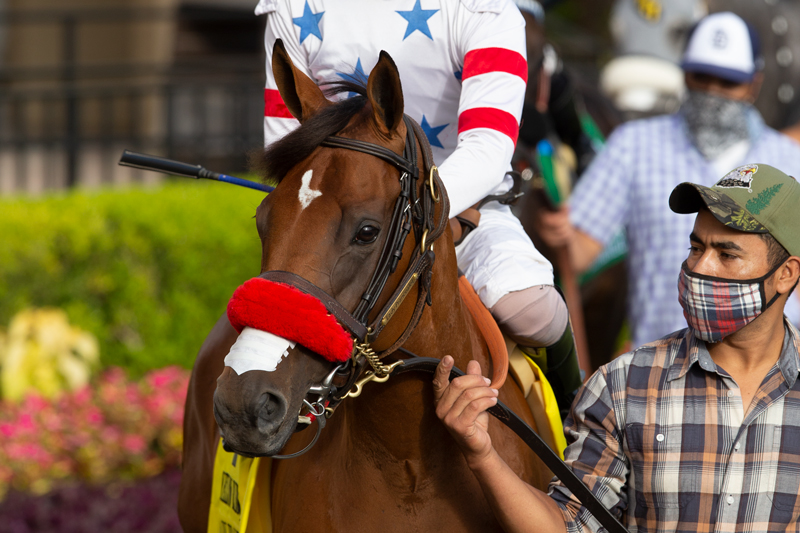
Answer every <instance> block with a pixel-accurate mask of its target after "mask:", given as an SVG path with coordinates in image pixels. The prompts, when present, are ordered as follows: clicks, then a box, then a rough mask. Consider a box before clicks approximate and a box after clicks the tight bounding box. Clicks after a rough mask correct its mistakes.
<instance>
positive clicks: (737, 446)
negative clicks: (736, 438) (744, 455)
mask: <svg viewBox="0 0 800 533" xmlns="http://www.w3.org/2000/svg"><path fill="white" fill-rule="evenodd" d="M739 446H740V444H739V443H738V442H737V443H736V446H734V447H733V449H734V450H735V451H737V452H738V451H739Z"/></svg>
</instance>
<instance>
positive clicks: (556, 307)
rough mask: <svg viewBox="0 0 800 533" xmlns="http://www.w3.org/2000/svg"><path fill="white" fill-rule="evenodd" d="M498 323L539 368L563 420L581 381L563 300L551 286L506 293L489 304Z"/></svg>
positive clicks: (570, 326)
mask: <svg viewBox="0 0 800 533" xmlns="http://www.w3.org/2000/svg"><path fill="white" fill-rule="evenodd" d="M491 310H492V315H494V317H495V319H496V320H497V323H498V324H499V325H500V328H501V329H502V330H503V332H504V333H505V334H506V335H508V336H509V337H511V339H512V340H514V341H515V342H516V343H517V344H518V345H519V347H520V349H521V350H522V351H523V352H524V353H525V354H527V355H529V356H530V357H531V358H532V359H533V360H534V361H535V362H536V364H537V365H538V366H539V368H541V369H542V372H544V374H545V377H547V381H548V382H550V386H551V387H552V388H553V393H554V394H555V397H556V402H558V409H559V411H560V413H561V419H562V420H563V419H564V418H566V416H567V415H568V414H569V409H570V406H571V405H572V401H573V400H574V399H575V395H576V394H577V392H578V389H579V388H580V386H581V384H582V382H583V380H582V376H581V370H580V367H579V365H578V354H577V350H576V349H575V339H574V337H573V334H572V324H571V323H570V321H569V314H568V312H567V306H566V304H565V303H564V299H563V297H562V296H561V294H560V293H559V292H558V289H557V288H555V287H554V286H552V285H538V286H535V287H530V288H528V289H524V290H521V291H516V292H512V293H509V294H507V295H505V296H503V297H502V298H500V300H499V301H498V302H497V303H496V304H495V305H494V306H493V307H492V309H491Z"/></svg>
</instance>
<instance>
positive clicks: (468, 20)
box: [439, 0, 528, 217]
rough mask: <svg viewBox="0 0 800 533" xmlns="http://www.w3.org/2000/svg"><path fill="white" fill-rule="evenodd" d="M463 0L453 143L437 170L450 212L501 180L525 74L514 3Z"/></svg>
mask: <svg viewBox="0 0 800 533" xmlns="http://www.w3.org/2000/svg"><path fill="white" fill-rule="evenodd" d="M462 3H463V4H465V5H462V6H461V9H460V12H461V13H460V14H459V17H458V28H457V35H456V39H457V42H456V47H457V53H458V54H459V57H461V58H462V61H463V63H462V65H463V69H462V86H461V96H460V100H459V106H458V145H457V146H456V149H455V151H454V152H453V153H452V154H451V155H450V157H448V158H447V159H446V160H445V161H444V162H442V164H441V167H440V169H439V170H440V175H441V177H442V180H443V181H444V184H445V187H446V188H447V193H448V195H449V197H450V216H451V217H453V216H455V215H457V214H459V213H461V212H462V211H464V210H465V209H467V208H468V207H470V206H471V205H473V204H475V203H477V202H478V201H480V200H481V199H482V198H484V197H485V196H486V195H488V194H490V193H491V192H492V191H493V190H495V189H496V188H497V187H498V186H499V185H500V184H501V183H502V182H503V177H504V175H505V173H506V171H508V170H509V169H510V162H511V156H512V155H513V153H514V146H515V144H516V141H517V134H518V132H519V121H520V117H521V115H522V104H523V101H524V99H525V84H526V81H527V78H528V66H527V61H526V57H525V20H524V19H523V18H522V15H521V14H520V13H519V10H518V9H517V8H516V7H515V6H514V4H513V3H512V2H510V1H498V0H483V1H481V0H471V1H468V0H462ZM466 4H471V5H469V6H466Z"/></svg>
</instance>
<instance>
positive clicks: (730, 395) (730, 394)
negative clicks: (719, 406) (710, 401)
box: [728, 390, 733, 398]
mask: <svg viewBox="0 0 800 533" xmlns="http://www.w3.org/2000/svg"><path fill="white" fill-rule="evenodd" d="M732 396H733V391H732V390H729V391H728V398H730V397H732Z"/></svg>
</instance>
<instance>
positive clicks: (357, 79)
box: [336, 57, 369, 98]
mask: <svg viewBox="0 0 800 533" xmlns="http://www.w3.org/2000/svg"><path fill="white" fill-rule="evenodd" d="M336 75H337V76H339V77H340V78H342V79H343V80H344V81H349V82H353V83H357V84H358V85H363V86H364V87H366V86H367V80H368V79H369V76H367V73H366V72H364V67H362V66H361V58H360V57H359V58H358V61H356V68H355V69H354V70H353V72H352V73H350V74H347V73H346V72H337V73H336ZM353 96H356V93H347V97H348V98H351V97H353Z"/></svg>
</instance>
